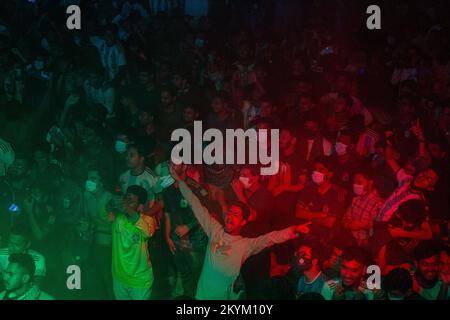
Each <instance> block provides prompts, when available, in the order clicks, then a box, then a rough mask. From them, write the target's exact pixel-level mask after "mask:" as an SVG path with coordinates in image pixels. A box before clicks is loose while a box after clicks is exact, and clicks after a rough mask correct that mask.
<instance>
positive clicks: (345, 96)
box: [338, 93, 353, 108]
mask: <svg viewBox="0 0 450 320" xmlns="http://www.w3.org/2000/svg"><path fill="white" fill-rule="evenodd" d="M338 99H342V100H344V101H345V105H346V106H347V107H348V108H351V107H352V105H353V100H352V97H350V96H349V95H348V94H342V93H339V94H338Z"/></svg>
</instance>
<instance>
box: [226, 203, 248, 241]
mask: <svg viewBox="0 0 450 320" xmlns="http://www.w3.org/2000/svg"><path fill="white" fill-rule="evenodd" d="M223 221H224V223H225V231H226V232H227V233H229V234H233V235H236V234H239V233H240V231H241V228H242V227H243V226H244V224H245V219H244V217H243V216H242V209H241V208H239V207H237V206H231V207H230V208H229V210H228V212H225V213H224V217H223Z"/></svg>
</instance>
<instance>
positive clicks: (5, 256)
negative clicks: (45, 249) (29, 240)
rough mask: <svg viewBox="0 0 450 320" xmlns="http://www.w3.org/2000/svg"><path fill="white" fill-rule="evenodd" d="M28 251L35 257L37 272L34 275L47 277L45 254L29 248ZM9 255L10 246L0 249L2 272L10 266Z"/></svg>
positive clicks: (0, 267)
mask: <svg viewBox="0 0 450 320" xmlns="http://www.w3.org/2000/svg"><path fill="white" fill-rule="evenodd" d="M27 253H28V254H29V255H30V256H31V257H32V258H33V260H34V263H35V265H36V272H35V274H34V275H35V276H37V277H45V275H46V265H45V258H44V256H43V255H42V254H40V253H39V252H36V251H34V250H28V251H27ZM9 256H10V255H9V249H8V248H2V249H0V274H1V273H3V271H4V270H6V268H7V267H8V264H9Z"/></svg>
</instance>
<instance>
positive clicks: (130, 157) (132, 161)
mask: <svg viewBox="0 0 450 320" xmlns="http://www.w3.org/2000/svg"><path fill="white" fill-rule="evenodd" d="M143 161H144V157H142V156H141V155H140V154H139V153H138V152H137V150H136V149H135V148H130V149H128V152H127V165H128V168H130V169H136V168H138V167H139V166H140V165H142V163H143Z"/></svg>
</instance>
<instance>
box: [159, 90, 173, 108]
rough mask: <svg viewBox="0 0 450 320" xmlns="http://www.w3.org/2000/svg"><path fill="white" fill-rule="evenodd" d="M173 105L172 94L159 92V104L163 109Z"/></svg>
mask: <svg viewBox="0 0 450 320" xmlns="http://www.w3.org/2000/svg"><path fill="white" fill-rule="evenodd" d="M172 103H173V97H172V94H171V93H170V92H168V91H163V92H161V104H162V105H163V107H168V106H170V105H171V104H172Z"/></svg>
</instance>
